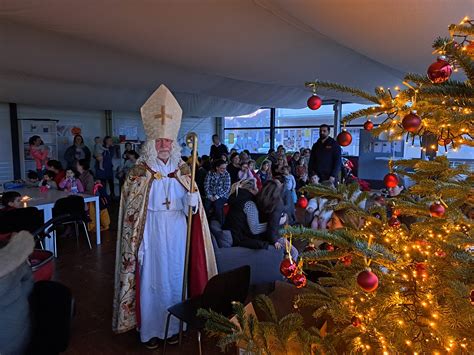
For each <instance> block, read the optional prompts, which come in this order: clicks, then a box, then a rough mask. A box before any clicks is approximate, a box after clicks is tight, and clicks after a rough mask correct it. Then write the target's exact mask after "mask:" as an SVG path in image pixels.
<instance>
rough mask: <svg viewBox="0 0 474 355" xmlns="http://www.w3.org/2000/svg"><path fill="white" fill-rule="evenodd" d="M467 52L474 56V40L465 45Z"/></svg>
mask: <svg viewBox="0 0 474 355" xmlns="http://www.w3.org/2000/svg"><path fill="white" fill-rule="evenodd" d="M464 48H465V51H466V54H467V55H468V56H470V57H472V56H474V41H471V42H470V43H469V44H467V45H465V46H464Z"/></svg>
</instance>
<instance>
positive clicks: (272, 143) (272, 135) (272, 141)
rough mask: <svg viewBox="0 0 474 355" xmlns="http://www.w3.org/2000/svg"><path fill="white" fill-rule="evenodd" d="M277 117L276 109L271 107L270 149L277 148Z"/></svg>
mask: <svg viewBox="0 0 474 355" xmlns="http://www.w3.org/2000/svg"><path fill="white" fill-rule="evenodd" d="M275 117H276V109H275V108H274V107H272V108H271V109H270V149H275Z"/></svg>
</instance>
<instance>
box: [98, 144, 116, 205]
mask: <svg viewBox="0 0 474 355" xmlns="http://www.w3.org/2000/svg"><path fill="white" fill-rule="evenodd" d="M112 145H113V143H112V137H111V136H105V137H104V144H103V147H104V150H103V152H102V169H101V168H100V165H99V162H98V161H96V165H95V171H96V177H97V178H98V179H100V181H101V182H102V185H103V186H104V189H107V184H109V189H110V197H111V198H112V199H113V198H115V191H114V166H113V164H112V158H113V148H112Z"/></svg>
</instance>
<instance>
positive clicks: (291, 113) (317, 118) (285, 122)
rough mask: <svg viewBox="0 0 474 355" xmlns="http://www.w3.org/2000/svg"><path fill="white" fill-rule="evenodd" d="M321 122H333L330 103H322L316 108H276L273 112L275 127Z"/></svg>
mask: <svg viewBox="0 0 474 355" xmlns="http://www.w3.org/2000/svg"><path fill="white" fill-rule="evenodd" d="M323 123H325V124H327V125H333V124H334V108H333V105H332V104H326V105H322V106H321V107H320V108H319V109H318V110H316V111H314V110H310V109H309V108H307V107H306V108H302V109H284V108H277V109H276V114H275V127H277V128H278V127H311V126H313V127H314V126H319V125H322V124H323Z"/></svg>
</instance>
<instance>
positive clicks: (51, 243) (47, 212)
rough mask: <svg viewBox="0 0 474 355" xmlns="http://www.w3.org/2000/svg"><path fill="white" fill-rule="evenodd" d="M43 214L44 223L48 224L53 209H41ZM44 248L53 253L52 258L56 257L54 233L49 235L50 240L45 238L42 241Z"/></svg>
mask: <svg viewBox="0 0 474 355" xmlns="http://www.w3.org/2000/svg"><path fill="white" fill-rule="evenodd" d="M43 214H44V223H46V222H48V221H49V220H50V219H51V218H53V209H52V208H51V207H46V208H44V209H43ZM44 247H45V249H46V250H49V251H51V252H53V253H54V256H55V257H57V256H58V255H57V250H56V232H52V233H51V238H48V237H46V238H45V240H44Z"/></svg>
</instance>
